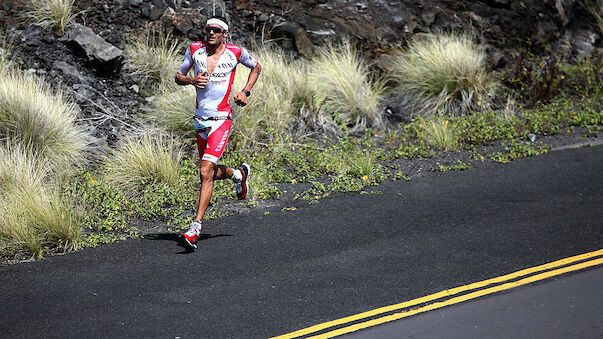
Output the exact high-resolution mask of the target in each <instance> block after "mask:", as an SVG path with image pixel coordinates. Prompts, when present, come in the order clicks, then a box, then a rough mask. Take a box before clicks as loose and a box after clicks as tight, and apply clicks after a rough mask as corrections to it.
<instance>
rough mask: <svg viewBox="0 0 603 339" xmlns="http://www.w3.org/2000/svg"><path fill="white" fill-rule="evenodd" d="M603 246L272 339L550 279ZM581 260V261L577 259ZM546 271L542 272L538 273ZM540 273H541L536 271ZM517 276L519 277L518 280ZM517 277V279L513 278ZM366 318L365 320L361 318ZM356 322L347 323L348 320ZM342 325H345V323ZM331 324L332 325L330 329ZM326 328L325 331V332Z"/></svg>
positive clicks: (587, 263) (357, 326)
mask: <svg viewBox="0 0 603 339" xmlns="http://www.w3.org/2000/svg"><path fill="white" fill-rule="evenodd" d="M601 256H603V249H600V250H598V251H594V252H589V253H585V254H580V255H576V256H573V257H569V258H565V259H561V260H557V261H553V262H550V263H548V264H544V265H540V266H536V267H531V268H527V269H523V270H521V271H517V272H514V273H510V274H507V275H503V276H500V277H496V278H492V279H488V280H484V281H479V282H475V283H472V284H469V285H464V286H459V287H455V288H452V289H449V290H445V291H442V292H438V293H434V294H430V295H427V296H424V297H421V298H417V299H413V300H409V301H406V302H403V303H399V304H395V305H390V306H386V307H381V308H378V309H375V310H372V311H368V312H363V313H359V314H355V315H352V316H349V317H345V318H341V319H337V320H333V321H329V322H326V323H323V324H319V325H315V326H311V327H307V328H304V329H301V330H298V331H295V332H292V333H288V334H283V335H280V336H278V337H274V338H273V339H284V338H298V337H304V338H332V337H335V336H339V335H343V334H346V333H351V332H355V331H358V330H361V329H365V328H368V327H371V326H375V325H379V324H383V323H387V322H390V321H394V320H398V319H402V318H406V317H409V316H411V315H415V314H417V313H422V312H427V311H431V310H435V309H438V308H442V307H445V306H449V305H453V304H458V303H461V302H463V301H467V300H470V299H474V298H478V297H481V296H484V295H487V294H491V293H496V292H500V291H504V290H508V289H511V288H515V287H518V286H521V285H526V284H530V283H533V282H535V281H539V280H543V279H547V278H550V277H554V276H556V275H560V274H564V273H568V272H572V271H577V270H581V269H584V268H587V267H592V266H597V265H601V264H603V257H601ZM578 262H579V263H578ZM541 271H544V272H542V273H538V272H541ZM535 273H538V274H535ZM528 275H529V277H525V278H522V279H518V278H521V277H524V276H528ZM515 279H518V280H515ZM510 280H514V281H510ZM493 284H497V285H495V286H492V287H488V288H484V287H486V286H488V285H493ZM472 290H476V291H473V292H470V293H466V294H462V295H460V296H455V297H453V296H454V295H457V294H459V293H463V292H469V291H472ZM438 299H443V300H442V301H437V302H434V303H429V302H430V301H434V300H438ZM420 304H426V305H424V306H421V307H418V308H415V309H408V308H409V307H412V306H417V305H420ZM395 311H400V312H396V313H393V314H388V315H384V316H382V317H379V315H380V314H384V313H391V312H395ZM363 319H365V320H364V321H362V320H363ZM348 323H353V324H349V325H347V326H345V324H348ZM342 326H343V327H342ZM330 328H333V329H331V330H329V329H330ZM325 331H326V332H325Z"/></svg>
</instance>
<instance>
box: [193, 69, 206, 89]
mask: <svg viewBox="0 0 603 339" xmlns="http://www.w3.org/2000/svg"><path fill="white" fill-rule="evenodd" d="M208 81H209V77H208V76H207V72H203V73H199V74H197V75H196V76H194V77H193V80H192V82H191V85H193V86H195V87H197V88H205V86H207V83H208Z"/></svg>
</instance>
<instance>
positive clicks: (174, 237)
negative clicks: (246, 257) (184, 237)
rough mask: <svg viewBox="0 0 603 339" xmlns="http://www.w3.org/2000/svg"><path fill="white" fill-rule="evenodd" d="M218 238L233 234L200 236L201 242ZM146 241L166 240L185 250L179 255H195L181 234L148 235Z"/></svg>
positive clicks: (205, 234) (145, 237)
mask: <svg viewBox="0 0 603 339" xmlns="http://www.w3.org/2000/svg"><path fill="white" fill-rule="evenodd" d="M218 237H232V234H216V235H211V234H209V233H203V234H200V235H199V240H198V242H199V241H204V240H207V239H211V238H218ZM143 238H144V239H146V240H164V241H173V242H175V243H176V244H178V246H180V247H182V248H184V251H182V252H178V253H177V254H189V253H193V252H194V251H191V250H189V249H188V248H186V247H185V246H184V245H183V244H182V241H181V238H180V234H178V233H156V234H147V235H145V236H144V237H143Z"/></svg>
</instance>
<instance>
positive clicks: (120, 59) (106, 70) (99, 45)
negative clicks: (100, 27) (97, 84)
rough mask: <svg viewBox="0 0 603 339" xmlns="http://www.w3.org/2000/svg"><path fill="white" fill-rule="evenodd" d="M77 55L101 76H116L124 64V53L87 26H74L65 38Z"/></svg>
mask: <svg viewBox="0 0 603 339" xmlns="http://www.w3.org/2000/svg"><path fill="white" fill-rule="evenodd" d="M64 41H65V43H66V44H67V46H68V47H69V48H70V49H72V50H73V51H74V53H75V54H76V55H78V56H79V57H81V58H83V59H84V60H86V62H88V63H89V64H90V65H91V66H92V67H93V68H94V69H95V70H96V71H97V72H98V73H99V74H100V75H116V74H117V73H119V71H120V70H121V68H122V67H123V63H124V55H123V52H122V51H121V50H120V49H119V48H117V47H115V46H113V45H111V44H110V43H108V42H106V41H105V39H103V38H101V37H100V36H98V35H96V34H94V32H93V31H92V30H91V29H90V28H88V27H85V26H82V25H79V24H74V25H73V27H72V28H70V29H69V31H68V32H67V35H66V37H65V38H64Z"/></svg>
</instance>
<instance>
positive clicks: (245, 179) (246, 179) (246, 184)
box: [237, 163, 251, 200]
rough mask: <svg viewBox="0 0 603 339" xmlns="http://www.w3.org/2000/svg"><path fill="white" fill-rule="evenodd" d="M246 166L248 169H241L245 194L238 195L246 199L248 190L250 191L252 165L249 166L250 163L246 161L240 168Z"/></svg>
mask: <svg viewBox="0 0 603 339" xmlns="http://www.w3.org/2000/svg"><path fill="white" fill-rule="evenodd" d="M243 167H244V168H246V169H247V171H243V170H241V172H242V173H243V180H242V181H243V182H242V184H243V188H244V191H243V194H241V195H239V196H237V198H239V200H243V199H245V197H247V192H249V177H250V176H251V167H249V165H247V164H246V163H243V165H241V167H240V168H243Z"/></svg>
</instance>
